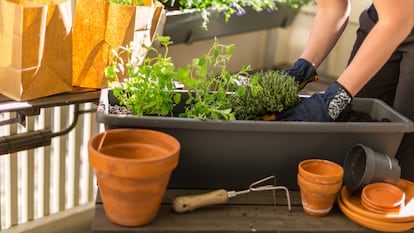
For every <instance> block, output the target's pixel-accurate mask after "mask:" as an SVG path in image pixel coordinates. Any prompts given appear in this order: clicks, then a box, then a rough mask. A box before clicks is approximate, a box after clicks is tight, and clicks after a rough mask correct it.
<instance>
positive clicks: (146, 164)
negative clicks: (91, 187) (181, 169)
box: [88, 129, 181, 177]
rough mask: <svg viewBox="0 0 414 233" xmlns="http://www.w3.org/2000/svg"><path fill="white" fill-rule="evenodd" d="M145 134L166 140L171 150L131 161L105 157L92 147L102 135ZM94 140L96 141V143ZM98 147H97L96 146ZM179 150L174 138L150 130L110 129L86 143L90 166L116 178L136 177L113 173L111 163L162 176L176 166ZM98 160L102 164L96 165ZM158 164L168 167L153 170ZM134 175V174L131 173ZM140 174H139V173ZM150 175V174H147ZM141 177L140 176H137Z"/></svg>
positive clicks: (119, 172)
mask: <svg viewBox="0 0 414 233" xmlns="http://www.w3.org/2000/svg"><path fill="white" fill-rule="evenodd" d="M132 131H135V132H140V133H142V132H146V133H151V134H153V135H154V136H158V137H164V138H167V139H168V140H170V141H171V142H172V143H173V145H172V149H171V150H169V151H168V153H166V154H164V155H163V156H159V157H155V158H140V159H131V158H121V157H115V156H109V155H106V154H104V153H101V152H99V151H98V150H97V148H95V146H94V145H93V144H94V143H98V145H99V143H100V140H101V139H102V137H103V135H104V133H108V132H109V133H114V132H115V133H116V132H121V133H122V132H125V133H128V132H132ZM96 140H98V141H97V142H96ZM104 144H105V142H104ZM97 147H98V146H97ZM180 149H181V145H180V142H179V141H178V140H177V139H176V138H174V137H173V136H171V135H169V134H166V133H164V132H160V131H156V130H150V129H110V130H106V131H105V132H102V133H99V134H96V135H94V136H92V137H91V138H90V140H89V142H88V150H89V153H88V154H89V156H88V157H89V162H90V164H91V165H92V166H93V167H94V168H95V169H96V170H99V171H101V172H105V173H108V174H112V175H116V176H122V177H136V176H137V175H131V174H130V173H129V172H127V171H119V170H118V171H113V170H112V169H111V164H113V163H117V164H121V165H122V166H124V167H129V165H134V166H136V165H137V164H139V166H140V167H141V168H142V169H143V170H144V169H145V170H146V171H148V172H151V173H152V174H159V175H161V174H164V173H168V172H170V171H171V170H172V169H174V168H175V167H176V166H177V164H178V157H179V152H180ZM97 159H99V160H101V161H102V162H100V163H98V162H97V161H96V160H97ZM159 162H165V163H167V164H168V165H167V166H166V167H167V168H166V169H164V170H161V169H154V168H153V166H154V165H153V164H155V163H159ZM133 174H135V173H133ZM140 174H141V173H140ZM148 175H151V174H148ZM139 176H141V175H139Z"/></svg>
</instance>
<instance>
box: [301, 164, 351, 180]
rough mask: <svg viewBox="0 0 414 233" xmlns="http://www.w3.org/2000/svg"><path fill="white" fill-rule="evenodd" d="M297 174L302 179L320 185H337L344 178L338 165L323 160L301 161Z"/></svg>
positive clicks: (342, 171)
mask: <svg viewBox="0 0 414 233" xmlns="http://www.w3.org/2000/svg"><path fill="white" fill-rule="evenodd" d="M298 172H299V174H300V175H302V177H303V178H304V179H307V180H309V181H311V182H314V183H320V184H333V183H338V182H339V181H340V180H341V181H342V178H343V176H344V170H343V168H342V167H341V166H340V165H339V164H337V163H334V162H331V161H328V160H323V159H308V160H303V161H301V162H300V163H299V165H298Z"/></svg>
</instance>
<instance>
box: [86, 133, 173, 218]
mask: <svg viewBox="0 0 414 233" xmlns="http://www.w3.org/2000/svg"><path fill="white" fill-rule="evenodd" d="M88 152H89V162H90V164H91V165H92V166H93V167H94V169H95V173H96V178H97V182H98V186H99V192H100V194H101V198H102V201H103V205H104V209H105V212H106V215H107V216H108V219H109V220H110V221H111V222H113V223H115V224H119V225H123V226H139V225H144V224H148V223H150V222H151V221H153V220H154V219H155V217H156V215H157V213H158V210H159V207H160V205H161V201H162V198H163V195H164V192H165V189H166V187H167V184H168V182H169V179H170V175H171V172H172V171H173V170H174V168H175V167H176V166H177V164H178V157H179V152H180V143H179V142H178V141H177V140H176V139H175V138H174V137H172V136H170V135H168V134H165V133H162V132H158V131H154V130H144V129H112V130H107V131H105V132H103V133H100V134H97V135H95V136H93V137H92V138H91V139H90V140H89V144H88Z"/></svg>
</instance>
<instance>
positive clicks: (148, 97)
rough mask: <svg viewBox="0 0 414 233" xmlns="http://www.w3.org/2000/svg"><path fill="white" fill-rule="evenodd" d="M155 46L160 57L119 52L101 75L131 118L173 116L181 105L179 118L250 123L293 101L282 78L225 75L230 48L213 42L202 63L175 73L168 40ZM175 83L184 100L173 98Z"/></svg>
mask: <svg viewBox="0 0 414 233" xmlns="http://www.w3.org/2000/svg"><path fill="white" fill-rule="evenodd" d="M157 40H159V41H160V44H161V46H162V47H163V48H164V52H160V51H158V50H157V49H155V48H154V47H151V46H145V47H144V48H145V49H147V50H148V51H152V52H154V53H155V54H154V55H153V56H147V57H145V58H144V59H143V60H142V61H139V60H137V59H135V58H134V57H133V49H132V46H126V47H122V49H121V50H120V51H121V52H119V53H116V52H115V51H114V53H115V54H116V59H114V61H113V62H112V63H111V64H110V65H109V66H107V67H106V69H105V75H106V77H107V78H108V87H109V88H111V89H112V90H113V95H114V96H115V97H116V98H118V100H119V102H120V104H121V105H123V106H125V107H126V108H127V109H128V110H129V111H131V112H132V113H133V114H135V115H140V116H142V115H157V116H173V115H174V114H173V111H174V107H175V106H176V105H177V104H179V103H181V100H182V99H185V103H183V105H184V111H183V112H180V113H179V116H180V117H185V118H198V119H201V120H207V119H212V120H236V119H256V118H257V116H260V115H263V114H266V113H272V112H280V111H282V110H284V109H285V108H288V107H290V106H293V105H294V104H295V103H296V102H297V101H298V100H299V97H298V86H297V83H296V82H295V80H294V79H293V77H291V76H288V75H286V74H285V73H284V72H281V71H268V72H257V73H255V74H254V75H251V76H250V74H249V73H248V72H249V71H250V70H251V68H250V66H243V67H242V68H241V70H240V71H239V72H236V73H234V72H229V71H228V70H227V65H228V63H229V61H230V59H231V56H232V52H233V49H234V45H223V44H220V43H219V42H218V40H217V39H215V40H214V43H213V46H212V47H211V49H210V50H209V51H208V52H207V53H206V54H204V55H203V56H202V57H200V58H195V59H193V60H192V62H191V64H189V65H187V66H185V67H180V68H176V67H175V66H174V63H173V61H172V58H171V57H169V56H168V45H169V44H170V43H171V42H170V39H169V37H161V36H159V37H157ZM122 76H124V78H123V80H121V77H122ZM176 83H180V84H181V85H184V88H185V91H186V94H187V98H182V97H181V92H177V90H176V85H175V84H176Z"/></svg>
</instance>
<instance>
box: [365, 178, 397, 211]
mask: <svg viewBox="0 0 414 233" xmlns="http://www.w3.org/2000/svg"><path fill="white" fill-rule="evenodd" d="M404 201H405V194H404V192H403V191H402V190H401V189H400V188H398V187H397V186H395V185H392V184H388V183H372V184H369V185H367V186H365V187H364V188H363V189H362V194H361V203H362V205H363V206H364V207H365V208H366V209H368V210H371V211H374V212H378V213H395V212H398V211H399V210H400V208H401V207H402V206H403V205H404Z"/></svg>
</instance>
